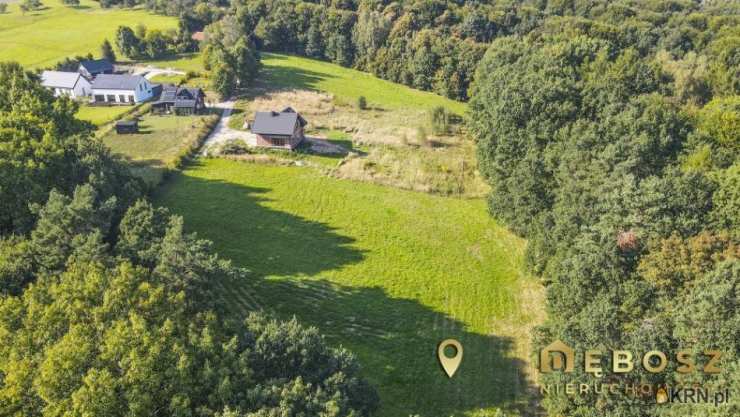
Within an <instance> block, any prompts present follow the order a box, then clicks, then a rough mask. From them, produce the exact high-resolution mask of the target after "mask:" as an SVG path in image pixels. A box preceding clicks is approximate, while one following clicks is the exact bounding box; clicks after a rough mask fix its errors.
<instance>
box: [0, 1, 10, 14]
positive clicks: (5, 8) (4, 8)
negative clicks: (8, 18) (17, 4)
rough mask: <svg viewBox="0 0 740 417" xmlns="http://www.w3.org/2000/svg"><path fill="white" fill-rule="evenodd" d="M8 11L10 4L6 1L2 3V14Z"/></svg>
mask: <svg viewBox="0 0 740 417" xmlns="http://www.w3.org/2000/svg"><path fill="white" fill-rule="evenodd" d="M7 11H8V5H7V4H6V3H0V14H2V13H5V12H7Z"/></svg>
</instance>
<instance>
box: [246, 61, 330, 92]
mask: <svg viewBox="0 0 740 417" xmlns="http://www.w3.org/2000/svg"><path fill="white" fill-rule="evenodd" d="M332 77H333V76H332V75H330V74H325V73H320V72H316V71H310V70H306V69H303V68H300V67H294V66H287V67H282V66H263V67H262V68H261V69H260V76H259V77H258V79H257V80H256V81H255V82H254V85H253V86H252V87H250V88H249V89H247V90H246V91H244V92H243V95H242V97H244V98H246V99H249V100H253V99H255V98H256V97H259V96H262V95H264V94H269V93H272V92H275V91H281V90H291V89H302V90H309V91H316V92H319V91H321V90H320V89H318V88H317V87H316V84H317V83H318V82H320V81H323V80H325V79H327V78H332Z"/></svg>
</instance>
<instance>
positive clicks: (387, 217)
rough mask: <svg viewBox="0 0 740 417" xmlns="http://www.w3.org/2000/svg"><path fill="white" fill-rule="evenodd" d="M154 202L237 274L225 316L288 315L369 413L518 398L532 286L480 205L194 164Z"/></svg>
mask: <svg viewBox="0 0 740 417" xmlns="http://www.w3.org/2000/svg"><path fill="white" fill-rule="evenodd" d="M156 201H157V202H158V203H159V204H161V205H164V206H167V207H169V208H170V209H171V210H173V211H174V212H176V213H178V214H180V215H182V216H183V217H184V219H185V223H186V224H187V227H188V229H189V230H190V231H194V232H197V233H198V234H199V236H201V237H205V238H208V239H210V240H212V241H213V242H214V243H215V246H216V249H217V251H218V252H219V253H221V254H222V255H223V256H225V257H227V258H229V259H231V260H232V261H233V262H234V263H235V264H237V265H239V266H243V267H245V268H248V269H249V270H250V271H251V273H250V278H249V280H247V281H244V282H229V283H214V284H215V285H217V286H218V288H219V293H220V294H221V296H222V298H223V301H224V302H225V303H226V305H227V307H228V308H229V309H230V310H231V311H232V312H233V313H234V315H235V317H240V316H241V315H243V314H244V313H246V312H247V311H250V310H254V309H264V310H266V311H269V312H272V313H275V314H277V315H278V316H280V317H284V318H290V317H292V316H296V317H298V319H299V320H300V321H301V322H303V323H306V324H310V325H313V326H316V327H318V328H319V329H320V330H321V332H322V333H324V334H326V335H327V336H328V338H329V339H330V341H331V342H333V343H335V344H336V345H342V346H345V347H347V348H349V349H351V350H352V351H353V352H355V353H356V354H357V355H358V356H359V357H360V360H361V363H362V364H363V367H364V372H365V373H366V375H367V376H368V377H369V378H370V379H371V381H372V382H373V383H374V384H375V385H376V386H377V387H378V389H379V391H380V395H381V400H382V408H381V412H380V415H381V416H399V415H409V414H415V413H416V414H419V415H424V416H449V415H490V414H485V413H491V412H493V411H494V410H496V409H499V408H501V409H504V410H517V409H519V407H520V406H522V405H523V404H525V403H526V402H527V401H528V399H529V395H530V394H531V392H529V389H530V387H529V385H528V382H527V378H526V373H527V365H526V364H525V361H524V359H525V358H526V345H527V339H528V333H527V329H529V328H530V327H531V325H532V323H533V322H535V321H536V320H538V318H539V315H540V313H539V311H540V308H539V304H538V303H539V302H538V300H539V297H540V295H539V290H538V289H537V286H536V285H535V284H534V283H533V280H532V278H530V277H528V276H525V275H523V274H522V268H521V264H522V253H523V249H524V245H525V242H524V241H522V240H520V239H518V238H516V237H515V236H513V235H512V234H511V233H509V232H508V231H506V230H505V229H504V228H502V227H500V226H499V225H498V224H496V222H495V221H494V220H492V219H491V218H490V217H489V216H488V214H487V212H486V210H485V203H484V202H483V201H482V200H475V199H473V200H465V199H453V198H446V197H439V196H433V195H429V194H424V193H418V192H410V191H403V190H398V189H395V188H391V187H383V186H378V185H373V184H365V183H358V182H353V181H347V180H339V179H335V178H331V177H327V176H324V175H322V174H320V173H319V172H318V171H317V170H314V169H311V168H300V167H292V166H272V165H265V164H252V163H244V162H238V161H229V160H223V159H205V160H200V161H198V163H196V164H195V165H193V166H191V167H190V168H189V169H187V170H186V171H184V172H182V173H179V174H176V175H175V177H174V178H173V179H172V180H170V181H168V182H167V183H166V185H165V186H164V187H163V188H162V189H160V190H159V192H158V193H157V197H156ZM449 337H452V338H456V339H458V340H460V341H461V342H462V344H463V346H464V360H463V362H462V365H461V368H460V370H459V371H458V374H457V375H455V377H454V378H453V379H449V378H448V377H447V376H446V375H445V374H444V373H443V372H442V370H441V369H440V367H439V365H438V363H437V358H436V347H437V343H439V342H440V341H441V340H443V339H445V338H449Z"/></svg>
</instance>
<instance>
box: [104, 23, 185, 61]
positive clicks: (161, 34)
mask: <svg viewBox="0 0 740 417" xmlns="http://www.w3.org/2000/svg"><path fill="white" fill-rule="evenodd" d="M181 29H182V28H181ZM190 36H191V33H190V32H187V31H183V30H174V29H172V30H167V31H162V30H159V29H151V30H148V29H147V28H146V26H143V25H138V26H136V28H134V29H132V28H130V27H128V26H119V27H118V30H117V31H116V46H117V47H118V50H119V51H121V53H122V54H123V55H124V56H126V57H128V58H131V59H159V58H163V57H165V56H168V55H172V54H176V53H181V52H189V51H192V50H193V49H194V48H195V47H196V43H195V41H193V40H192V39H191V37H190Z"/></svg>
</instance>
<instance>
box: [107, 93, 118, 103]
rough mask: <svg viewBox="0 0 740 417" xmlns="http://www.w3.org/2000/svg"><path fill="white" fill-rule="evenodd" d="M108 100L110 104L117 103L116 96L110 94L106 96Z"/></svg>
mask: <svg viewBox="0 0 740 417" xmlns="http://www.w3.org/2000/svg"><path fill="white" fill-rule="evenodd" d="M106 98H107V99H108V103H115V102H116V96H115V94H108V95H107V96H106Z"/></svg>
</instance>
